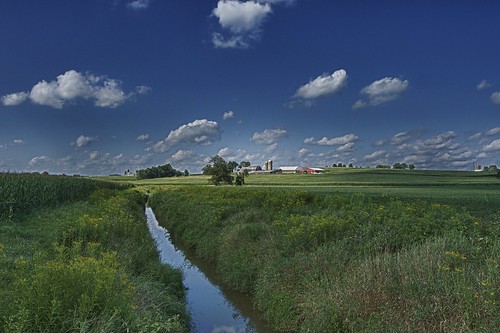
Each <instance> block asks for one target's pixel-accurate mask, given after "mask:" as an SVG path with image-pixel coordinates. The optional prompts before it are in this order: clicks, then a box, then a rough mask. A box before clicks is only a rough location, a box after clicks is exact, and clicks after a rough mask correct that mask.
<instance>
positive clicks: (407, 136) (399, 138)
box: [391, 130, 420, 145]
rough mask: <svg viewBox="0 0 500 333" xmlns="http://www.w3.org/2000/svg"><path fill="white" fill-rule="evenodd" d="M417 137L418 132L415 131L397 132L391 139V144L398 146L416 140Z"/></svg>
mask: <svg viewBox="0 0 500 333" xmlns="http://www.w3.org/2000/svg"><path fill="white" fill-rule="evenodd" d="M419 135H420V133H419V131H416V130H412V131H406V132H399V133H397V134H395V135H394V136H393V137H392V138H391V144H393V145H400V144H403V143H405V142H408V141H410V140H412V139H415V138H417V137H418V136H419Z"/></svg>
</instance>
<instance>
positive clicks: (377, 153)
mask: <svg viewBox="0 0 500 333" xmlns="http://www.w3.org/2000/svg"><path fill="white" fill-rule="evenodd" d="M385 155H386V152H385V150H377V151H374V152H373V153H371V154H368V155H365V156H363V160H365V161H369V160H376V159H378V158H382V157H385Z"/></svg>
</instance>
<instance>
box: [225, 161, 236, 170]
mask: <svg viewBox="0 0 500 333" xmlns="http://www.w3.org/2000/svg"><path fill="white" fill-rule="evenodd" d="M227 165H228V167H229V168H231V171H232V170H234V169H236V167H237V166H238V162H235V161H229V162H228V163H227Z"/></svg>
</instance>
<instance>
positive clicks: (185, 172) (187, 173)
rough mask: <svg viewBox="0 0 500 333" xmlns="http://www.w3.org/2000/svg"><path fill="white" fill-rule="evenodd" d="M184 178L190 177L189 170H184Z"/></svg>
mask: <svg viewBox="0 0 500 333" xmlns="http://www.w3.org/2000/svg"><path fill="white" fill-rule="evenodd" d="M184 176H186V177H187V176H189V171H188V169H186V170H184Z"/></svg>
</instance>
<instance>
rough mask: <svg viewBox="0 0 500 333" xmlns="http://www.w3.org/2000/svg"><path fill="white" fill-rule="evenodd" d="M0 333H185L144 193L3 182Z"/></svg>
mask: <svg viewBox="0 0 500 333" xmlns="http://www.w3.org/2000/svg"><path fill="white" fill-rule="evenodd" d="M0 200H2V201H0V204H2V205H1V206H0V332H128V331H130V332H155V331H156V332H187V331H189V326H190V324H189V317H188V314H187V309H186V304H185V299H184V287H183V286H182V273H181V271H179V270H177V269H173V268H171V267H169V266H166V265H162V264H160V262H159V257H158V252H157V249H156V245H155V243H154V241H153V240H152V239H151V236H150V234H149V232H148V228H147V225H146V221H145V217H144V204H145V200H146V196H145V194H144V193H142V192H140V191H137V190H135V189H130V186H123V185H120V184H117V183H109V182H100V181H97V180H90V179H86V178H81V177H65V176H47V175H33V174H5V173H4V174H0Z"/></svg>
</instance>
